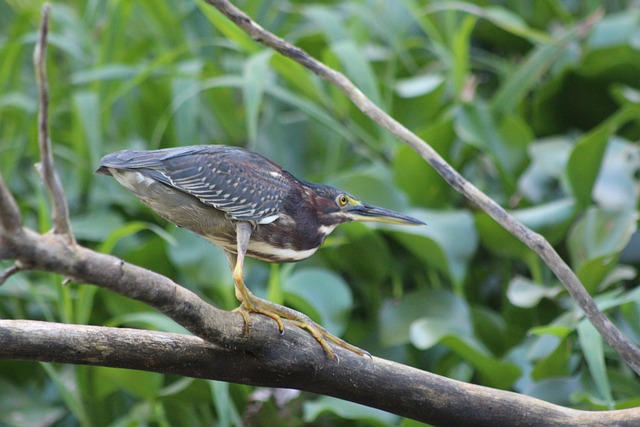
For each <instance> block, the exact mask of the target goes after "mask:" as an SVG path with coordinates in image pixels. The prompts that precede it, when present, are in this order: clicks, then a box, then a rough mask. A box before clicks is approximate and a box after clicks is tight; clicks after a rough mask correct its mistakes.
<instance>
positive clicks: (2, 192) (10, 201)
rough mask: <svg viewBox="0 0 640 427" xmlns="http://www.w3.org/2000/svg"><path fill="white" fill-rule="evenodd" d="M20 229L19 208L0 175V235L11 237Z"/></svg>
mask: <svg viewBox="0 0 640 427" xmlns="http://www.w3.org/2000/svg"><path fill="white" fill-rule="evenodd" d="M21 230H22V219H21V217H20V209H18V204H17V203H16V199H15V198H14V197H13V195H12V194H11V192H10V191H9V188H7V186H6V184H5V183H4V179H2V175H0V236H2V237H11V236H13V235H15V234H16V233H19V232H20V231H21Z"/></svg>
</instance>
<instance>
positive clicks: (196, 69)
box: [171, 60, 204, 145]
mask: <svg viewBox="0 0 640 427" xmlns="http://www.w3.org/2000/svg"><path fill="white" fill-rule="evenodd" d="M203 67H204V64H203V62H202V61H201V60H193V61H185V62H182V63H180V64H178V66H177V68H178V70H177V71H178V75H177V76H176V77H175V78H173V79H172V81H171V109H172V111H173V112H174V121H173V123H174V128H175V133H176V140H177V141H179V142H180V143H181V145H189V144H192V143H193V141H197V140H198V137H197V136H196V135H197V123H198V116H199V114H198V112H199V111H200V110H201V106H200V100H199V98H198V97H197V96H191V97H189V98H186V99H185V98H184V94H185V93H188V92H193V91H194V90H196V89H197V88H199V86H200V81H199V75H200V73H201V72H202V69H203Z"/></svg>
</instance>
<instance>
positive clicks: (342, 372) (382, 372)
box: [0, 320, 640, 426]
mask: <svg viewBox="0 0 640 427" xmlns="http://www.w3.org/2000/svg"><path fill="white" fill-rule="evenodd" d="M298 337H299V338H301V339H306V340H310V338H309V336H308V334H306V333H304V332H303V331H300V330H297V332H296V333H295V334H292V336H291V337H289V338H288V342H294V343H295V340H294V341H291V340H292V339H293V338H298ZM307 342H310V341H307ZM88 343H90V344H88ZM311 345H313V344H311ZM316 347H317V346H316ZM303 348H304V345H300V343H298V345H293V346H291V347H289V346H287V347H286V350H284V351H281V352H279V353H273V354H272V357H271V358H267V359H264V358H262V357H254V356H253V355H252V354H250V353H247V352H243V351H237V350H232V349H228V348H224V347H220V346H216V345H213V344H211V343H209V342H206V341H203V340H202V339H200V338H197V337H193V336H188V335H179V334H171V333H165V332H156V331H142V330H136V329H127V328H105V327H98V326H85V325H67V324H59V323H52V322H39V321H31V320H0V359H20V360H32V361H42V362H58V363H73V364H86V365H98V366H110V367H116V368H128V369H138V370H144V371H151V372H158V373H163V374H173V375H182V376H189V377H195V378H206V379H213V380H221V381H232V382H239V383H242V384H249V385H257V386H270V387H290V388H297V389H300V390H305V391H310V392H314V393H321V394H326V395H331V396H334V397H338V398H341V399H347V400H351V401H354V402H359V403H364V404H366V405H369V406H372V407H376V408H379V409H382V410H385V411H388V412H391V413H395V414H398V415H401V416H405V417H409V418H413V419H416V420H419V421H423V422H427V423H431V424H434V425H465V426H474V425H477V426H486V425H519V426H533V425H540V424H541V423H544V424H545V425H557V426H571V425H572V426H578V425H579V426H595V425H597V426H613V425H615V426H636V425H640V409H638V408H635V409H627V410H619V411H607V412H587V411H578V410H574V409H568V408H563V407H561V406H557V405H553V404H551V403H547V402H544V401H541V400H538V399H535V398H532V397H528V396H523V395H520V394H516V393H512V392H508V391H502V390H493V389H488V388H486V387H481V386H476V385H471V384H466V383H463V382H460V381H455V380H451V379H448V378H443V377H440V376H438V375H435V374H431V373H429V372H425V371H420V370H417V369H414V368H410V367H408V366H404V365H400V364H397V363H394V362H389V361H386V360H383V359H378V358H375V357H374V358H373V360H369V359H368V358H362V357H357V356H353V357H350V358H345V359H341V361H340V363H326V359H325V358H324V357H323V356H322V355H319V358H320V359H321V360H320V364H316V363H317V362H318V359H315V360H314V359H312V360H311V361H310V362H305V363H299V361H300V360H302V357H306V356H307V355H306V354H304V351H302V349H303ZM300 353H303V354H300ZM292 360H296V363H295V364H292V363H291V361H292ZM310 378H312V379H313V380H312V381H310Z"/></svg>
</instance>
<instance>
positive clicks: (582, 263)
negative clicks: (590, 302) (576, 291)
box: [568, 208, 638, 291]
mask: <svg viewBox="0 0 640 427" xmlns="http://www.w3.org/2000/svg"><path fill="white" fill-rule="evenodd" d="M637 221H638V213H637V212H635V211H622V212H609V211H605V210H602V209H599V208H590V209H588V210H587V212H586V213H585V215H584V216H583V217H582V218H581V219H580V220H579V221H577V222H576V224H575V226H574V227H573V229H572V230H571V232H570V234H569V239H568V247H569V254H570V255H571V263H572V265H573V266H574V268H575V270H576V273H577V275H578V277H579V278H580V280H581V281H582V283H583V284H584V286H585V287H586V288H587V290H589V291H593V290H595V287H596V286H598V285H599V284H600V283H601V281H602V280H603V279H604V277H605V276H606V275H607V273H608V272H609V271H611V269H612V268H613V267H614V266H615V262H616V260H617V257H618V255H619V254H620V252H621V251H622V250H623V249H624V248H625V246H627V243H628V242H629V239H630V238H631V236H632V235H633V233H634V232H635V231H636V227H637Z"/></svg>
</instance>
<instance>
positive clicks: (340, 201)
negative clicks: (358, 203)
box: [338, 194, 349, 208]
mask: <svg viewBox="0 0 640 427" xmlns="http://www.w3.org/2000/svg"><path fill="white" fill-rule="evenodd" d="M347 203H349V198H348V197H347V196H345V195H344V194H341V195H339V196H338V205H340V207H341V208H343V207H345V206H347Z"/></svg>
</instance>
